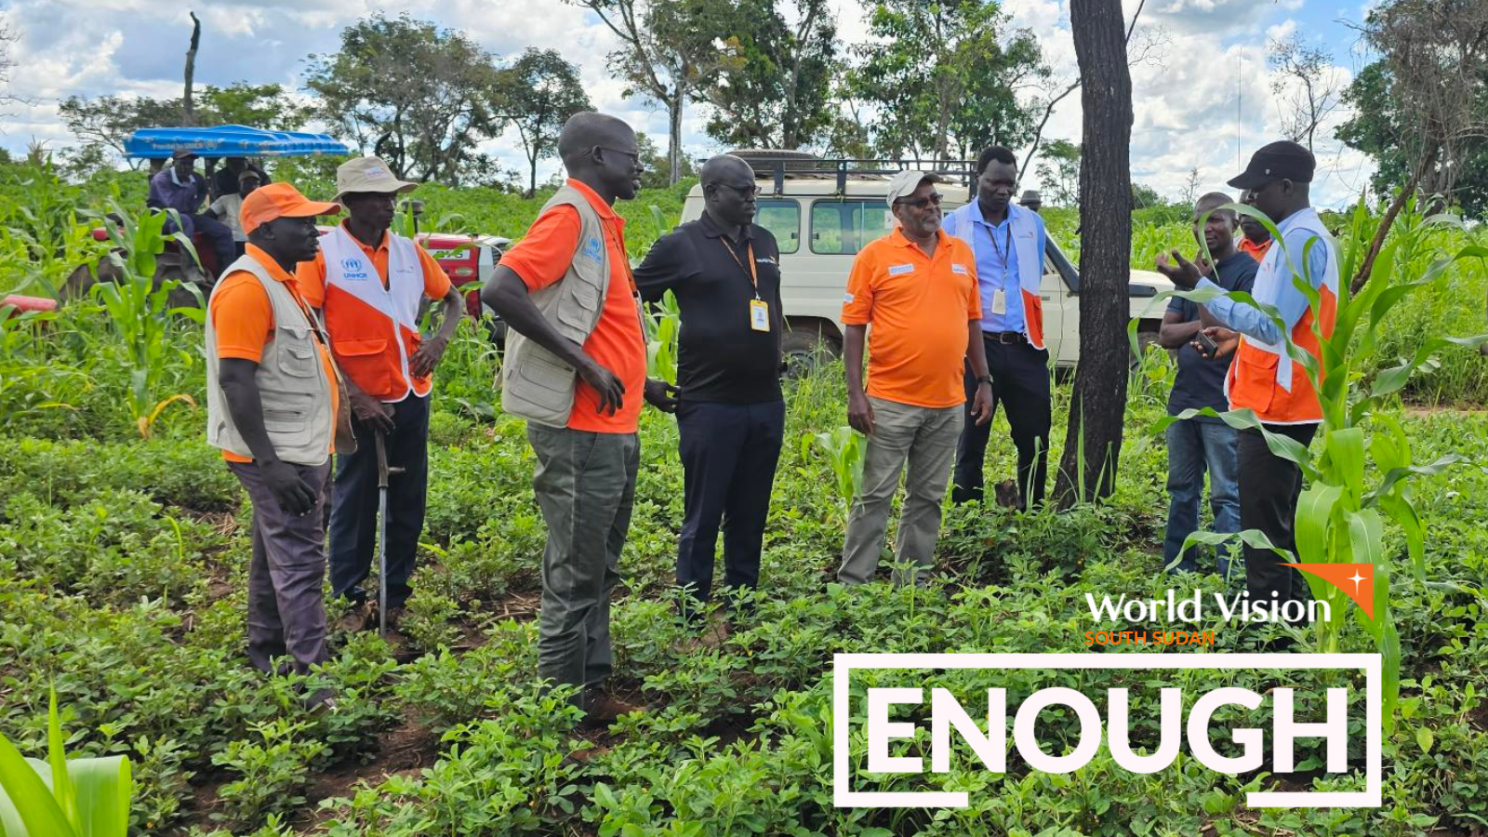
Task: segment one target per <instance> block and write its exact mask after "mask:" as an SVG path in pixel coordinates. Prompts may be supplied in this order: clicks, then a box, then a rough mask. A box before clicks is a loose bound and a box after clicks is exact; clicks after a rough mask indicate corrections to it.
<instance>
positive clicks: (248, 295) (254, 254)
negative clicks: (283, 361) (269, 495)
mask: <svg viewBox="0 0 1488 837" xmlns="http://www.w3.org/2000/svg"><path fill="white" fill-rule="evenodd" d="M247 255H248V256H250V257H251V258H253V259H254V260H255V261H257V262H258V263H259V264H261V265H263V266H264V269H265V270H267V271H268V273H269V276H271V277H273V278H274V279H275V280H276V281H279V282H283V283H284V285H285V287H286V288H288V289H289V293H290V295H291V296H293V297H294V298H295V299H296V300H298V301H299V302H300V304H301V305H302V306H306V305H309V304H310V303H309V302H308V301H307V300H306V299H305V294H304V293H303V292H302V291H301V289H300V285H299V283H298V282H297V281H296V280H295V278H294V277H292V276H290V275H289V274H288V273H286V272H285V271H284V268H282V267H280V266H279V263H278V262H276V261H274V259H273V257H272V256H270V255H269V254H268V253H265V252H264V251H263V250H260V249H259V248H258V247H257V246H256V245H253V244H249V245H248V247H247ZM306 315H307V316H309V313H308V310H307V314H306ZM207 316H209V317H211V318H212V327H213V328H215V329H216V330H217V359H221V358H239V359H241V360H251V361H253V362H254V363H258V362H259V361H261V360H262V359H263V350H264V346H267V345H268V343H269V341H270V340H273V339H274V305H273V303H271V302H270V301H269V292H268V291H266V290H264V286H263V285H262V284H260V283H259V281H258V277H256V276H254V275H253V274H251V273H249V272H248V271H246V270H235V271H233V272H232V273H229V274H227V275H226V276H224V277H222V280H221V281H219V282H218V283H217V287H215V288H213V289H212V301H211V303H210V304H208V306H207ZM315 342H316V348H318V349H319V350H320V362H321V364H322V365H324V366H325V373H326V379H327V380H329V381H331V382H332V386H331V415H333V416H334V415H336V413H337V410H338V409H339V404H338V400H339V398H340V392H339V389H340V388H339V387H337V386H336V385H335V381H336V367H335V364H334V362H333V361H332V360H331V352H330V350H329V349H328V348H327V347H326V345H325V344H324V343H321V342H320V335H319V334H318V333H317V334H316V336H315ZM208 362H209V363H215V362H216V359H208ZM332 452H333V453H334V450H333V451H332ZM222 458H223V459H226V460H227V461H228V462H252V461H253V460H252V459H251V458H249V457H245V456H239V455H237V454H235V453H232V452H231V451H226V450H224V451H223V452H222Z"/></svg>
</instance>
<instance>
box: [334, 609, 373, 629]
mask: <svg viewBox="0 0 1488 837" xmlns="http://www.w3.org/2000/svg"><path fill="white" fill-rule="evenodd" d="M376 627H377V603H376V602H372V601H366V602H362V603H361V604H359V605H354V606H353V607H352V609H351V610H349V611H347V613H346V615H345V616H343V617H341V621H339V622H337V623H336V628H337V630H340V631H343V632H345V633H348V634H359V633H361V632H362V631H370V630H372V629H374V628H376Z"/></svg>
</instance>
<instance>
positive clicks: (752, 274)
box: [718, 236, 760, 299]
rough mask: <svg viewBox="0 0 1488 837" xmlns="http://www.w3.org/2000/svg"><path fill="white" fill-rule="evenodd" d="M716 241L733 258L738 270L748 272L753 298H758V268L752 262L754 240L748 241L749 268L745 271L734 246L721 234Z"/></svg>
mask: <svg viewBox="0 0 1488 837" xmlns="http://www.w3.org/2000/svg"><path fill="white" fill-rule="evenodd" d="M718 243H719V244H720V245H722V246H723V249H725V250H727V251H728V254H729V258H731V259H733V260H734V264H736V265H738V266H739V270H740V271H741V272H744V273H748V274H749V281H750V282H751V283H752V284H753V285H754V298H755V299H759V298H760V295H759V269H758V268H756V267H755V264H754V242H753V241H751V242H749V249H748V253H749V269H748V270H747V271H746V270H744V264H743V262H740V261H739V254H738V253H735V252H734V248H732V247H730V246H729V245H728V242H727V241H724V240H723V236H719V237H718Z"/></svg>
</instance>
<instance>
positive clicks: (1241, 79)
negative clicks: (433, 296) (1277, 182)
mask: <svg viewBox="0 0 1488 837" xmlns="http://www.w3.org/2000/svg"><path fill="white" fill-rule="evenodd" d="M1140 2H1141V0H1123V7H1124V11H1125V13H1126V15H1127V16H1128V18H1129V17H1130V15H1132V14H1133V13H1134V12H1135V11H1136V9H1137V7H1138V5H1139V3H1140ZM1374 2H1377V0H1364V3H1365V5H1364V6H1363V7H1362V8H1360V9H1358V10H1357V11H1353V10H1340V11H1339V12H1338V14H1337V17H1344V16H1349V17H1354V18H1355V19H1359V18H1361V17H1362V15H1363V14H1364V13H1365V12H1367V10H1368V9H1369V8H1371V7H1372V4H1373V3H1374ZM831 6H832V8H833V10H834V12H835V13H836V15H837V31H838V37H839V38H840V40H841V41H842V42H843V44H844V45H845V46H846V47H849V48H850V47H851V46H852V45H854V44H861V43H864V42H866V41H868V40H869V34H868V22H867V14H866V11H865V8H864V4H863V3H862V2H861V0H831ZM1299 6H1300V4H1299V3H1298V2H1297V0H1282V2H1272V3H1257V2H1254V0H1146V4H1145V6H1143V10H1142V17H1141V22H1140V25H1139V27H1138V34H1137V39H1138V40H1140V39H1141V38H1143V37H1144V35H1143V33H1144V32H1145V33H1148V35H1147V36H1148V37H1150V36H1151V35H1152V34H1154V33H1158V32H1162V33H1166V36H1167V40H1166V42H1165V43H1163V44H1161V45H1160V46H1159V47H1158V48H1157V49H1156V50H1154V51H1153V53H1152V54H1151V58H1150V59H1149V61H1148V62H1146V63H1141V64H1138V65H1136V66H1134V67H1133V69H1132V81H1133V110H1134V115H1135V118H1134V122H1133V126H1132V172H1133V176H1134V178H1135V179H1137V180H1138V181H1139V182H1142V183H1145V184H1147V185H1150V186H1152V187H1153V188H1155V189H1157V190H1158V191H1159V192H1162V193H1164V194H1167V195H1176V194H1177V193H1179V191H1180V190H1181V189H1182V187H1183V184H1184V182H1185V181H1186V179H1187V176H1188V172H1189V170H1190V169H1192V168H1195V167H1197V168H1198V169H1199V172H1200V176H1201V181H1202V183H1201V187H1200V188H1202V189H1205V190H1208V189H1219V188H1223V184H1224V180H1225V179H1226V178H1228V177H1230V176H1233V174H1234V173H1235V172H1236V171H1237V170H1238V167H1239V166H1243V165H1244V160H1245V158H1246V157H1247V156H1248V154H1249V153H1250V151H1251V150H1253V149H1254V148H1256V147H1258V146H1260V145H1262V144H1264V143H1265V142H1267V141H1269V140H1272V139H1275V138H1276V137H1277V131H1278V123H1279V119H1278V113H1277V105H1276V103H1275V101H1274V97H1273V96H1272V94H1271V91H1270V77H1271V76H1270V70H1269V68H1267V66H1266V63H1265V44H1266V42H1267V40H1268V39H1273V38H1277V37H1284V36H1287V35H1290V34H1292V33H1294V32H1303V33H1305V34H1306V35H1307V36H1308V37H1316V36H1318V34H1319V33H1318V32H1317V31H1316V30H1317V28H1318V25H1319V24H1318V23H1317V20H1318V18H1317V16H1316V15H1314V16H1313V17H1311V18H1309V19H1308V20H1309V22H1308V23H1306V24H1304V23H1303V22H1302V20H1301V19H1298V18H1296V17H1295V16H1294V14H1293V11H1292V10H1293V9H1296V8H1297V7H1299ZM378 10H383V11H384V12H385V13H386V14H389V15H396V14H399V13H401V12H407V13H408V14H410V15H411V16H413V17H415V18H418V19H430V20H435V21H437V22H439V23H440V25H443V26H449V27H451V28H455V29H459V30H461V31H463V32H465V33H466V34H468V35H469V36H470V37H472V38H474V39H475V40H477V41H478V42H479V43H481V44H482V45H483V46H484V47H485V48H487V49H489V50H491V51H492V52H494V53H496V54H497V55H499V56H500V57H502V58H512V57H515V56H516V55H517V54H519V53H520V52H521V51H522V50H523V49H525V48H527V47H529V46H530V47H537V48H541V49H554V50H557V51H559V52H560V54H562V55H563V56H564V57H565V58H566V59H568V60H569V61H572V62H574V63H575V64H576V65H578V67H579V71H580V78H581V79H582V81H583V84H584V87H585V89H586V91H587V92H588V93H589V97H590V100H591V101H592V102H593V103H594V105H595V106H596V107H597V108H599V109H600V110H603V111H606V112H609V113H614V114H616V115H618V116H620V117H622V118H624V119H626V120H627V121H629V122H630V123H631V124H632V125H634V126H635V127H636V129H637V130H639V131H643V132H645V133H647V134H648V135H650V137H651V138H652V139H653V140H654V141H655V142H656V143H657V145H658V146H661V147H664V146H665V144H666V139H667V133H668V129H667V117H666V111H665V109H664V108H662V107H660V106H659V105H658V104H657V103H655V102H653V101H650V100H648V99H646V98H645V97H643V96H626V95H625V91H626V88H627V86H628V85H627V84H626V83H625V82H624V81H622V80H618V79H615V78H612V77H611V76H610V74H609V69H608V61H607V55H608V54H609V53H610V52H611V51H613V50H615V49H617V48H618V46H619V41H618V39H617V38H616V36H615V35H614V33H613V32H611V31H610V30H609V28H608V27H606V26H605V25H604V24H603V22H601V21H600V20H599V19H598V18H597V17H596V16H595V15H593V14H592V13H590V12H588V11H587V10H585V9H583V8H581V7H579V6H577V5H574V4H573V3H570V2H564V0H518V1H517V2H490V0H403V2H400V3H398V4H396V5H395V6H391V7H384V6H382V5H381V3H380V2H378V0H215V2H213V3H212V4H210V5H208V6H204V7H203V8H202V9H201V10H199V11H198V14H199V15H200V16H201V17H202V21H203V48H202V53H201V55H200V56H199V57H198V65H197V76H198V80H199V83H202V84H207V83H212V84H222V83H231V82H232V81H237V80H240V79H242V80H247V81H255V82H268V81H279V82H281V83H286V84H289V85H291V86H294V87H296V88H297V87H298V86H299V76H300V73H301V72H302V71H303V66H304V65H303V62H302V59H303V58H304V57H305V56H306V55H307V54H309V53H311V52H333V51H334V50H335V49H336V47H337V44H338V41H339V33H340V30H341V29H342V28H343V27H344V26H346V25H348V24H350V23H353V22H355V21H356V20H357V19H358V18H361V17H363V16H365V15H367V14H369V13H372V12H374V11H378ZM1002 10H1003V12H1004V14H1006V15H1007V17H1008V20H1009V26H1010V27H1011V28H1021V29H1027V30H1028V31H1030V32H1032V33H1033V35H1034V36H1035V37H1036V38H1037V39H1038V41H1039V45H1040V48H1041V50H1042V52H1043V55H1044V58H1045V60H1046V61H1047V62H1048V63H1049V65H1050V67H1051V68H1052V70H1053V78H1054V83H1055V84H1059V83H1063V84H1068V83H1069V82H1070V81H1073V80H1074V79H1075V78H1077V77H1078V64H1077V61H1076V57H1075V50H1074V42H1073V40H1072V38H1071V37H1070V28H1069V27H1070V23H1069V0H1003V3H1002ZM1298 14H1300V13H1298ZM8 15H9V18H10V19H11V21H12V22H13V24H14V25H15V26H16V27H17V28H18V29H20V31H21V35H22V40H21V41H20V43H19V44H18V45H17V48H16V57H17V59H18V63H17V67H16V68H15V70H14V72H13V78H12V85H13V89H14V90H15V91H16V92H17V93H21V94H23V95H25V96H27V97H29V98H30V99H31V100H32V101H33V102H34V103H35V104H33V105H30V106H22V107H14V108H11V114H10V115H9V116H8V117H7V118H6V120H5V124H4V127H3V132H0V145H4V146H6V147H9V148H11V149H12V150H22V149H24V147H25V145H26V143H27V142H28V141H29V140H30V139H31V138H33V137H35V138H37V139H42V140H46V141H48V142H49V143H51V144H52V146H53V147H57V146H60V145H64V144H67V143H69V142H71V141H72V138H71V137H70V136H69V135H68V133H67V131H66V129H65V126H63V125H62V124H61V122H60V119H59V118H58V116H57V111H56V104H57V102H58V101H59V100H61V99H63V98H65V97H67V96H69V95H73V94H83V95H90V96H96V95H101V94H118V95H148V96H176V95H179V91H180V62H181V55H182V53H183V52H184V51H185V45H186V38H187V37H188V35H189V22H188V19H187V16H186V10H185V8H184V7H180V6H172V5H170V4H161V3H159V2H157V0H107V2H104V3H99V2H98V0H12V2H11V3H10V7H9V12H8ZM1325 25H1326V26H1329V27H1332V28H1331V29H1329V30H1328V31H1329V32H1331V33H1332V35H1333V36H1334V37H1332V40H1333V41H1334V42H1335V43H1338V42H1342V41H1343V40H1345V39H1344V38H1343V37H1342V34H1341V33H1342V31H1343V27H1342V24H1339V23H1336V22H1330V23H1326V24H1325ZM1352 58H1353V60H1354V61H1357V60H1358V57H1357V56H1352ZM1335 73H1338V74H1339V75H1340V78H1343V79H1347V78H1350V77H1351V75H1352V73H1351V72H1350V71H1349V70H1348V69H1346V68H1344V67H1336V68H1335ZM1038 95H1039V94H1038V92H1037V91H1033V90H1029V91H1025V92H1024V93H1023V98H1024V100H1025V101H1033V100H1034V99H1036V98H1037V97H1038ZM707 116H708V114H707V112H706V111H705V109H704V108H703V107H701V106H696V105H693V106H690V107H689V109H688V110H687V111H686V113H685V118H684V122H683V136H684V148H685V151H686V153H687V154H688V156H693V157H696V156H704V155H707V154H709V153H713V152H715V151H717V150H719V149H718V148H717V146H716V144H714V143H713V142H712V141H710V140H709V139H708V138H707V137H706V136H705V135H704V134H703V128H704V126H705V124H706V121H707ZM1344 118H1346V114H1345V113H1343V112H1342V111H1341V110H1340V112H1339V113H1337V114H1335V115H1334V116H1333V117H1332V118H1331V119H1330V120H1329V122H1328V124H1326V125H1325V126H1324V129H1323V130H1322V131H1320V132H1319V133H1320V135H1323V134H1326V135H1327V137H1331V133H1332V129H1333V127H1334V126H1336V124H1337V123H1338V122H1339V121H1341V120H1342V119H1344ZM1080 133H1081V108H1080V94H1079V92H1078V91H1077V92H1075V93H1073V94H1071V95H1070V96H1069V97H1067V98H1066V99H1065V100H1064V101H1063V102H1062V103H1061V104H1060V105H1059V107H1058V108H1057V109H1056V110H1055V112H1054V115H1053V117H1052V118H1051V119H1050V121H1049V124H1048V126H1047V128H1046V129H1045V132H1044V138H1045V139H1046V140H1048V139H1054V138H1063V139H1069V140H1072V141H1077V142H1078V141H1079V139H1080ZM484 150H486V151H488V152H489V153H492V154H494V155H496V156H498V157H499V159H501V160H502V161H503V163H504V164H505V165H508V166H512V167H518V168H520V167H521V166H522V165H523V159H522V155H521V151H520V148H519V144H518V143H517V140H516V138H515V135H513V134H508V135H506V136H502V137H498V138H496V139H494V140H492V141H490V142H488V143H486V144H485V148H484ZM1020 153H1021V152H1020ZM1317 154H1318V159H1319V167H1320V168H1319V183H1318V186H1317V188H1316V189H1315V190H1314V193H1315V194H1316V195H1318V196H1319V197H1320V199H1321V200H1322V202H1325V203H1334V204H1336V203H1340V202H1345V201H1347V200H1349V199H1350V198H1351V197H1352V196H1354V195H1356V194H1357V191H1358V190H1359V189H1361V188H1363V186H1364V185H1365V184H1366V183H1367V180H1368V175H1369V173H1370V171H1371V168H1370V164H1369V162H1368V160H1367V159H1366V158H1364V157H1363V156H1362V155H1360V154H1358V153H1356V152H1352V151H1349V150H1347V149H1343V148H1340V147H1339V146H1338V144H1337V143H1336V142H1334V141H1332V140H1331V139H1323V140H1320V142H1319V145H1318V148H1317ZM554 170H556V165H555V164H553V163H551V162H549V163H546V164H545V165H544V167H543V169H542V170H541V171H540V172H539V179H545V178H546V177H547V176H548V175H549V174H551V173H552V172H553V171H554ZM1026 179H1028V180H1029V185H1033V183H1032V173H1031V172H1029V173H1028V176H1027V178H1026Z"/></svg>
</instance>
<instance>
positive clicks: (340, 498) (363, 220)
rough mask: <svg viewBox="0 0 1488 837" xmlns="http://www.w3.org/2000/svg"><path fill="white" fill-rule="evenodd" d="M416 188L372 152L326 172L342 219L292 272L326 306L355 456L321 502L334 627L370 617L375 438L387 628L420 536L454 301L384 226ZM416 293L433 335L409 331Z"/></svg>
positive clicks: (455, 314) (419, 256) (439, 278)
mask: <svg viewBox="0 0 1488 837" xmlns="http://www.w3.org/2000/svg"><path fill="white" fill-rule="evenodd" d="M415 188H417V184H415V183H406V182H404V181H402V180H399V179H397V178H396V177H394V176H393V173H392V170H391V169H390V168H388V165H387V163H385V162H383V161H382V160H381V159H379V158H377V157H358V158H356V159H353V160H348V161H346V162H345V163H342V164H341V166H340V167H339V168H337V169H336V201H337V202H338V203H340V204H342V205H343V206H345V207H346V212H347V216H348V217H347V219H346V220H345V221H343V222H342V223H341V225H340V226H338V227H336V228H335V229H333V230H331V231H330V232H329V233H327V234H326V235H325V237H323V238H322V239H321V250H320V253H319V254H318V255H316V257H315V260H314V261H308V262H304V263H303V264H301V265H300V267H299V271H298V273H297V278H298V279H299V284H300V288H301V289H302V290H303V291H304V294H305V298H306V299H307V300H308V301H309V302H310V304H311V305H313V306H315V307H317V308H321V309H322V310H323V311H324V312H325V327H326V334H327V336H329V337H330V340H331V352H332V353H333V354H334V355H335V356H336V364H337V365H338V366H339V367H340V368H341V371H342V372H343V373H344V374H345V377H346V389H347V392H348V393H350V397H351V412H352V423H351V426H352V430H353V432H355V433H356V437H357V442H358V445H357V451H356V452H355V453H343V454H341V455H339V456H337V457H336V481H335V492H334V494H333V496H332V500H331V595H333V596H342V597H345V598H347V599H349V600H350V601H351V603H352V605H353V610H352V612H351V614H350V615H349V616H348V618H347V620H346V621H345V622H344V623H343V625H342V627H343V628H345V629H347V630H351V631H359V630H365V629H367V628H369V627H371V626H373V625H375V624H377V620H376V618H375V616H376V599H375V598H369V597H368V595H367V593H366V592H365V591H363V590H362V589H361V586H360V585H361V584H362V582H363V581H366V579H367V576H368V575H369V574H370V573H371V571H372V556H373V553H374V551H375V548H376V545H377V499H378V488H377V446H376V444H375V438H374V437H375V434H378V433H381V434H383V436H384V439H385V447H386V451H387V463H388V466H389V467H390V468H397V469H401V470H400V471H395V472H394V473H393V475H392V476H391V477H390V478H389V479H388V498H387V499H388V502H387V521H386V523H387V529H386V531H387V544H386V546H385V550H386V554H387V575H388V577H387V578H386V579H384V582H385V583H386V584H387V609H388V612H387V614H386V615H387V624H388V625H389V626H390V627H393V628H396V627H397V626H398V623H399V622H400V621H401V619H402V615H403V607H404V604H405V603H406V602H407V601H408V596H409V595H410V594H411V593H412V592H413V591H412V590H411V588H410V587H409V586H408V580H409V578H411V577H412V576H413V570H414V560H415V556H416V555H417V553H418V541H419V535H420V534H422V533H423V530H424V505H425V500H426V498H427V494H428V484H429V392H430V391H431V390H432V389H433V382H432V381H431V380H430V376H431V375H432V374H433V372H434V367H435V366H437V365H438V364H439V361H440V359H441V358H442V357H444V350H445V348H446V347H447V346H449V341H450V338H451V337H453V336H454V333H455V328H456V327H457V326H458V325H459V324H460V315H461V312H462V311H463V310H464V300H462V299H461V298H460V292H459V291H458V290H456V289H455V287H454V286H453V285H452V284H451V283H450V280H449V277H448V276H446V275H444V270H443V269H442V268H441V267H440V266H439V263H438V262H436V261H435V260H434V257H433V256H431V255H429V253H428V252H427V251H425V250H424V248H422V247H420V246H419V245H418V244H417V243H416V242H414V241H411V240H409V239H407V238H404V237H403V236H401V235H398V234H396V233H394V232H393V231H392V230H391V229H390V227H391V226H392V222H393V211H394V204H395V202H396V201H397V197H398V195H402V194H406V193H408V192H411V191H413V190H414V189H415ZM425 298H428V299H439V300H443V301H444V310H443V321H442V322H441V323H440V326H439V331H438V333H436V334H435V335H434V336H432V337H430V338H428V339H427V340H426V339H424V338H423V337H422V336H421V335H420V334H419V323H418V321H419V307H420V305H421V303H422V302H423V300H424V299H425Z"/></svg>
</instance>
